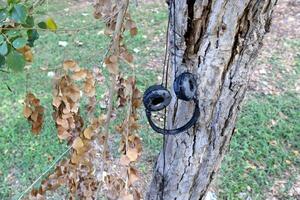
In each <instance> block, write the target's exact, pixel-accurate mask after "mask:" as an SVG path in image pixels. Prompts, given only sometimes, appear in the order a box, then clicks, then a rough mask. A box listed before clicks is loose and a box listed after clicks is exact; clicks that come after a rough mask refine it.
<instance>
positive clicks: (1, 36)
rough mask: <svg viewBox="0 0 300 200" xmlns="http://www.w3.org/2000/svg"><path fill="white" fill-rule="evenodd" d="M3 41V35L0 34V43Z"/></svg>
mask: <svg viewBox="0 0 300 200" xmlns="http://www.w3.org/2000/svg"><path fill="white" fill-rule="evenodd" d="M3 42H4V36H3V35H0V44H2V43H3Z"/></svg>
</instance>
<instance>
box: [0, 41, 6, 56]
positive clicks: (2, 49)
mask: <svg viewBox="0 0 300 200" xmlns="http://www.w3.org/2000/svg"><path fill="white" fill-rule="evenodd" d="M7 52H8V47H7V42H3V44H1V46H0V54H1V55H3V56H5V55H6V54H7Z"/></svg>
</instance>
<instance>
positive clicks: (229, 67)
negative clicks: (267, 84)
mask: <svg viewBox="0 0 300 200" xmlns="http://www.w3.org/2000/svg"><path fill="white" fill-rule="evenodd" d="M276 1H277V0H176V1H175V22H176V23H175V29H176V34H175V36H176V40H175V41H174V39H173V36H172V35H173V31H172V29H173V27H174V23H173V20H171V25H170V30H169V32H170V35H171V36H170V41H169V44H170V46H171V47H173V46H174V42H175V44H176V45H175V46H176V63H177V65H178V71H177V75H178V74H179V73H181V72H183V71H189V72H193V73H195V74H196V75H197V78H198V80H197V81H198V100H199V105H200V110H201V116H200V119H199V121H198V123H197V124H196V126H195V127H194V128H191V129H190V130H188V131H186V132H183V133H180V134H178V135H176V136H168V137H167V138H166V143H165V148H166V151H165V160H166V163H165V174H164V185H163V182H162V174H163V167H164V161H163V160H164V159H163V158H164V156H163V154H162V152H161V153H160V155H159V157H158V160H157V163H156V165H155V169H154V175H153V180H152V183H151V185H150V188H149V191H148V193H147V196H146V199H148V200H157V199H164V200H173V199H174V200H195V199H197V200H198V199H204V197H205V194H206V192H207V190H208V188H209V186H210V183H211V182H212V180H213V178H214V176H215V174H216V173H217V171H218V169H219V167H220V163H221V161H222V159H223V157H224V154H225V152H226V150H227V149H228V144H229V143H230V140H231V138H232V135H233V133H234V127H235V122H236V117H237V113H238V110H239V109H240V105H241V102H242V100H243V98H244V96H245V92H246V88H247V83H248V79H249V74H250V73H251V71H252V66H251V64H252V61H253V60H254V59H255V57H256V55H257V54H258V51H259V48H260V47H261V45H262V40H263V36H264V35H265V33H266V32H268V30H269V27H270V23H271V15H272V10H273V7H274V6H275V4H276ZM169 3H171V4H172V0H170V2H169ZM172 17H174V7H172ZM170 51H171V54H172V55H174V52H175V51H174V48H171V50H170ZM171 60H172V61H173V59H171ZM172 66H173V72H172V79H174V77H175V71H176V70H174V62H172ZM173 96H174V94H173ZM169 108H170V111H169V113H168V127H169V128H174V127H179V126H181V125H182V124H184V123H185V122H186V121H187V120H189V119H190V117H191V116H190V115H191V113H193V109H194V105H193V103H189V102H182V101H177V100H176V98H173V100H172V102H171V106H170V107H169ZM162 196H163V197H162Z"/></svg>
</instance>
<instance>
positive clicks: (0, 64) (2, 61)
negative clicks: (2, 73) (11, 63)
mask: <svg viewBox="0 0 300 200" xmlns="http://www.w3.org/2000/svg"><path fill="white" fill-rule="evenodd" d="M4 65H5V57H4V56H2V55H0V68H1V67H3V66H4Z"/></svg>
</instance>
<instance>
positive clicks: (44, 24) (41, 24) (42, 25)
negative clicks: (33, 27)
mask: <svg viewBox="0 0 300 200" xmlns="http://www.w3.org/2000/svg"><path fill="white" fill-rule="evenodd" d="M38 27H39V28H41V29H47V24H46V22H40V23H38Z"/></svg>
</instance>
